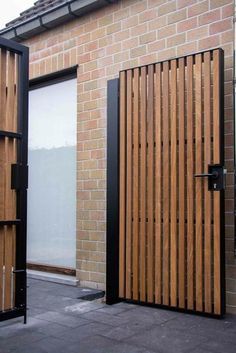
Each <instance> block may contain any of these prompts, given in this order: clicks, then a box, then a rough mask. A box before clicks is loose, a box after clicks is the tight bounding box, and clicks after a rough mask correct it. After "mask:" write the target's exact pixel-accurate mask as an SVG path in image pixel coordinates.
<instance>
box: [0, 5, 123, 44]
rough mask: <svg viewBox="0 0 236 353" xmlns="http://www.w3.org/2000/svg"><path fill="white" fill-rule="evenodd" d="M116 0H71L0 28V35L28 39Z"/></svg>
mask: <svg viewBox="0 0 236 353" xmlns="http://www.w3.org/2000/svg"><path fill="white" fill-rule="evenodd" d="M115 2H117V0H73V1H69V2H66V3H64V4H61V5H59V6H57V7H54V8H52V9H49V10H47V11H45V12H42V13H41V14H38V15H37V16H34V17H32V18H30V19H28V20H26V21H23V22H20V23H18V24H16V25H13V26H11V27H6V28H4V29H2V30H0V36H2V37H4V38H6V39H11V40H15V41H22V40H24V39H28V38H30V37H32V36H34V35H36V34H39V33H41V32H44V31H46V30H47V29H51V28H54V27H56V26H58V25H61V24H63V23H65V22H68V21H70V20H71V19H73V18H75V17H80V16H83V15H85V14H87V13H89V12H91V11H93V10H96V9H99V8H101V7H103V6H106V5H108V4H110V3H115Z"/></svg>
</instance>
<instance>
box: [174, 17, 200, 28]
mask: <svg viewBox="0 0 236 353" xmlns="http://www.w3.org/2000/svg"><path fill="white" fill-rule="evenodd" d="M196 27H197V18H196V17H194V18H190V19H188V20H185V21H183V22H180V23H178V24H177V32H185V31H188V30H190V29H193V28H196Z"/></svg>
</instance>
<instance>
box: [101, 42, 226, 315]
mask: <svg viewBox="0 0 236 353" xmlns="http://www.w3.org/2000/svg"><path fill="white" fill-rule="evenodd" d="M215 49H220V70H219V71H220V72H219V79H220V101H219V106H220V160H221V161H220V164H221V165H224V51H223V50H222V49H221V48H213V49H209V50H204V51H200V52H196V53H191V54H189V55H185V56H182V57H183V58H187V57H188V56H192V55H196V54H200V53H204V52H208V51H211V52H213V50H215ZM180 58H181V57H174V58H170V59H168V61H169V60H172V59H180ZM164 61H167V60H164ZM164 61H162V62H164ZM145 66H146V65H145ZM140 67H141V66H140ZM119 85H120V84H119V78H115V79H112V80H109V81H108V83H107V203H106V208H107V223H106V225H107V229H106V303H107V304H109V305H111V304H115V303H118V302H120V301H126V302H131V303H135V304H139V305H145V306H152V307H157V308H162V309H168V310H173V311H179V312H187V313H189V314H195V315H196V314H197V315H201V316H208V317H216V318H219V317H222V316H223V315H224V314H225V237H224V234H225V207H224V200H225V197H224V190H221V191H220V205H221V224H220V229H221V240H220V243H221V255H220V261H221V271H220V277H221V312H222V315H215V314H208V313H202V312H197V311H193V310H188V309H181V308H173V307H170V306H165V305H162V304H149V303H146V302H141V301H134V300H127V299H121V298H119V172H120V171H119V145H120V140H119V136H120V134H119V128H120V123H119V120H120V111H119V104H120V103H119V102H120V100H119V97H120V92H119Z"/></svg>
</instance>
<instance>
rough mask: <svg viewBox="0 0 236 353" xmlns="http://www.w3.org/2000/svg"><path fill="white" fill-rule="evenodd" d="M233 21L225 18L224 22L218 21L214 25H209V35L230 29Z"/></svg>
mask: <svg viewBox="0 0 236 353" xmlns="http://www.w3.org/2000/svg"><path fill="white" fill-rule="evenodd" d="M232 27H233V21H232V19H231V18H226V19H225V20H222V21H218V22H216V23H212V24H211V25H210V34H216V33H220V32H224V31H227V30H229V29H232Z"/></svg>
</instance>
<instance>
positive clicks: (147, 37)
mask: <svg viewBox="0 0 236 353" xmlns="http://www.w3.org/2000/svg"><path fill="white" fill-rule="evenodd" d="M155 40H156V31H153V32H149V33H146V34H144V35H142V36H140V37H139V44H140V45H142V44H147V43H150V42H154V41H155Z"/></svg>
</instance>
